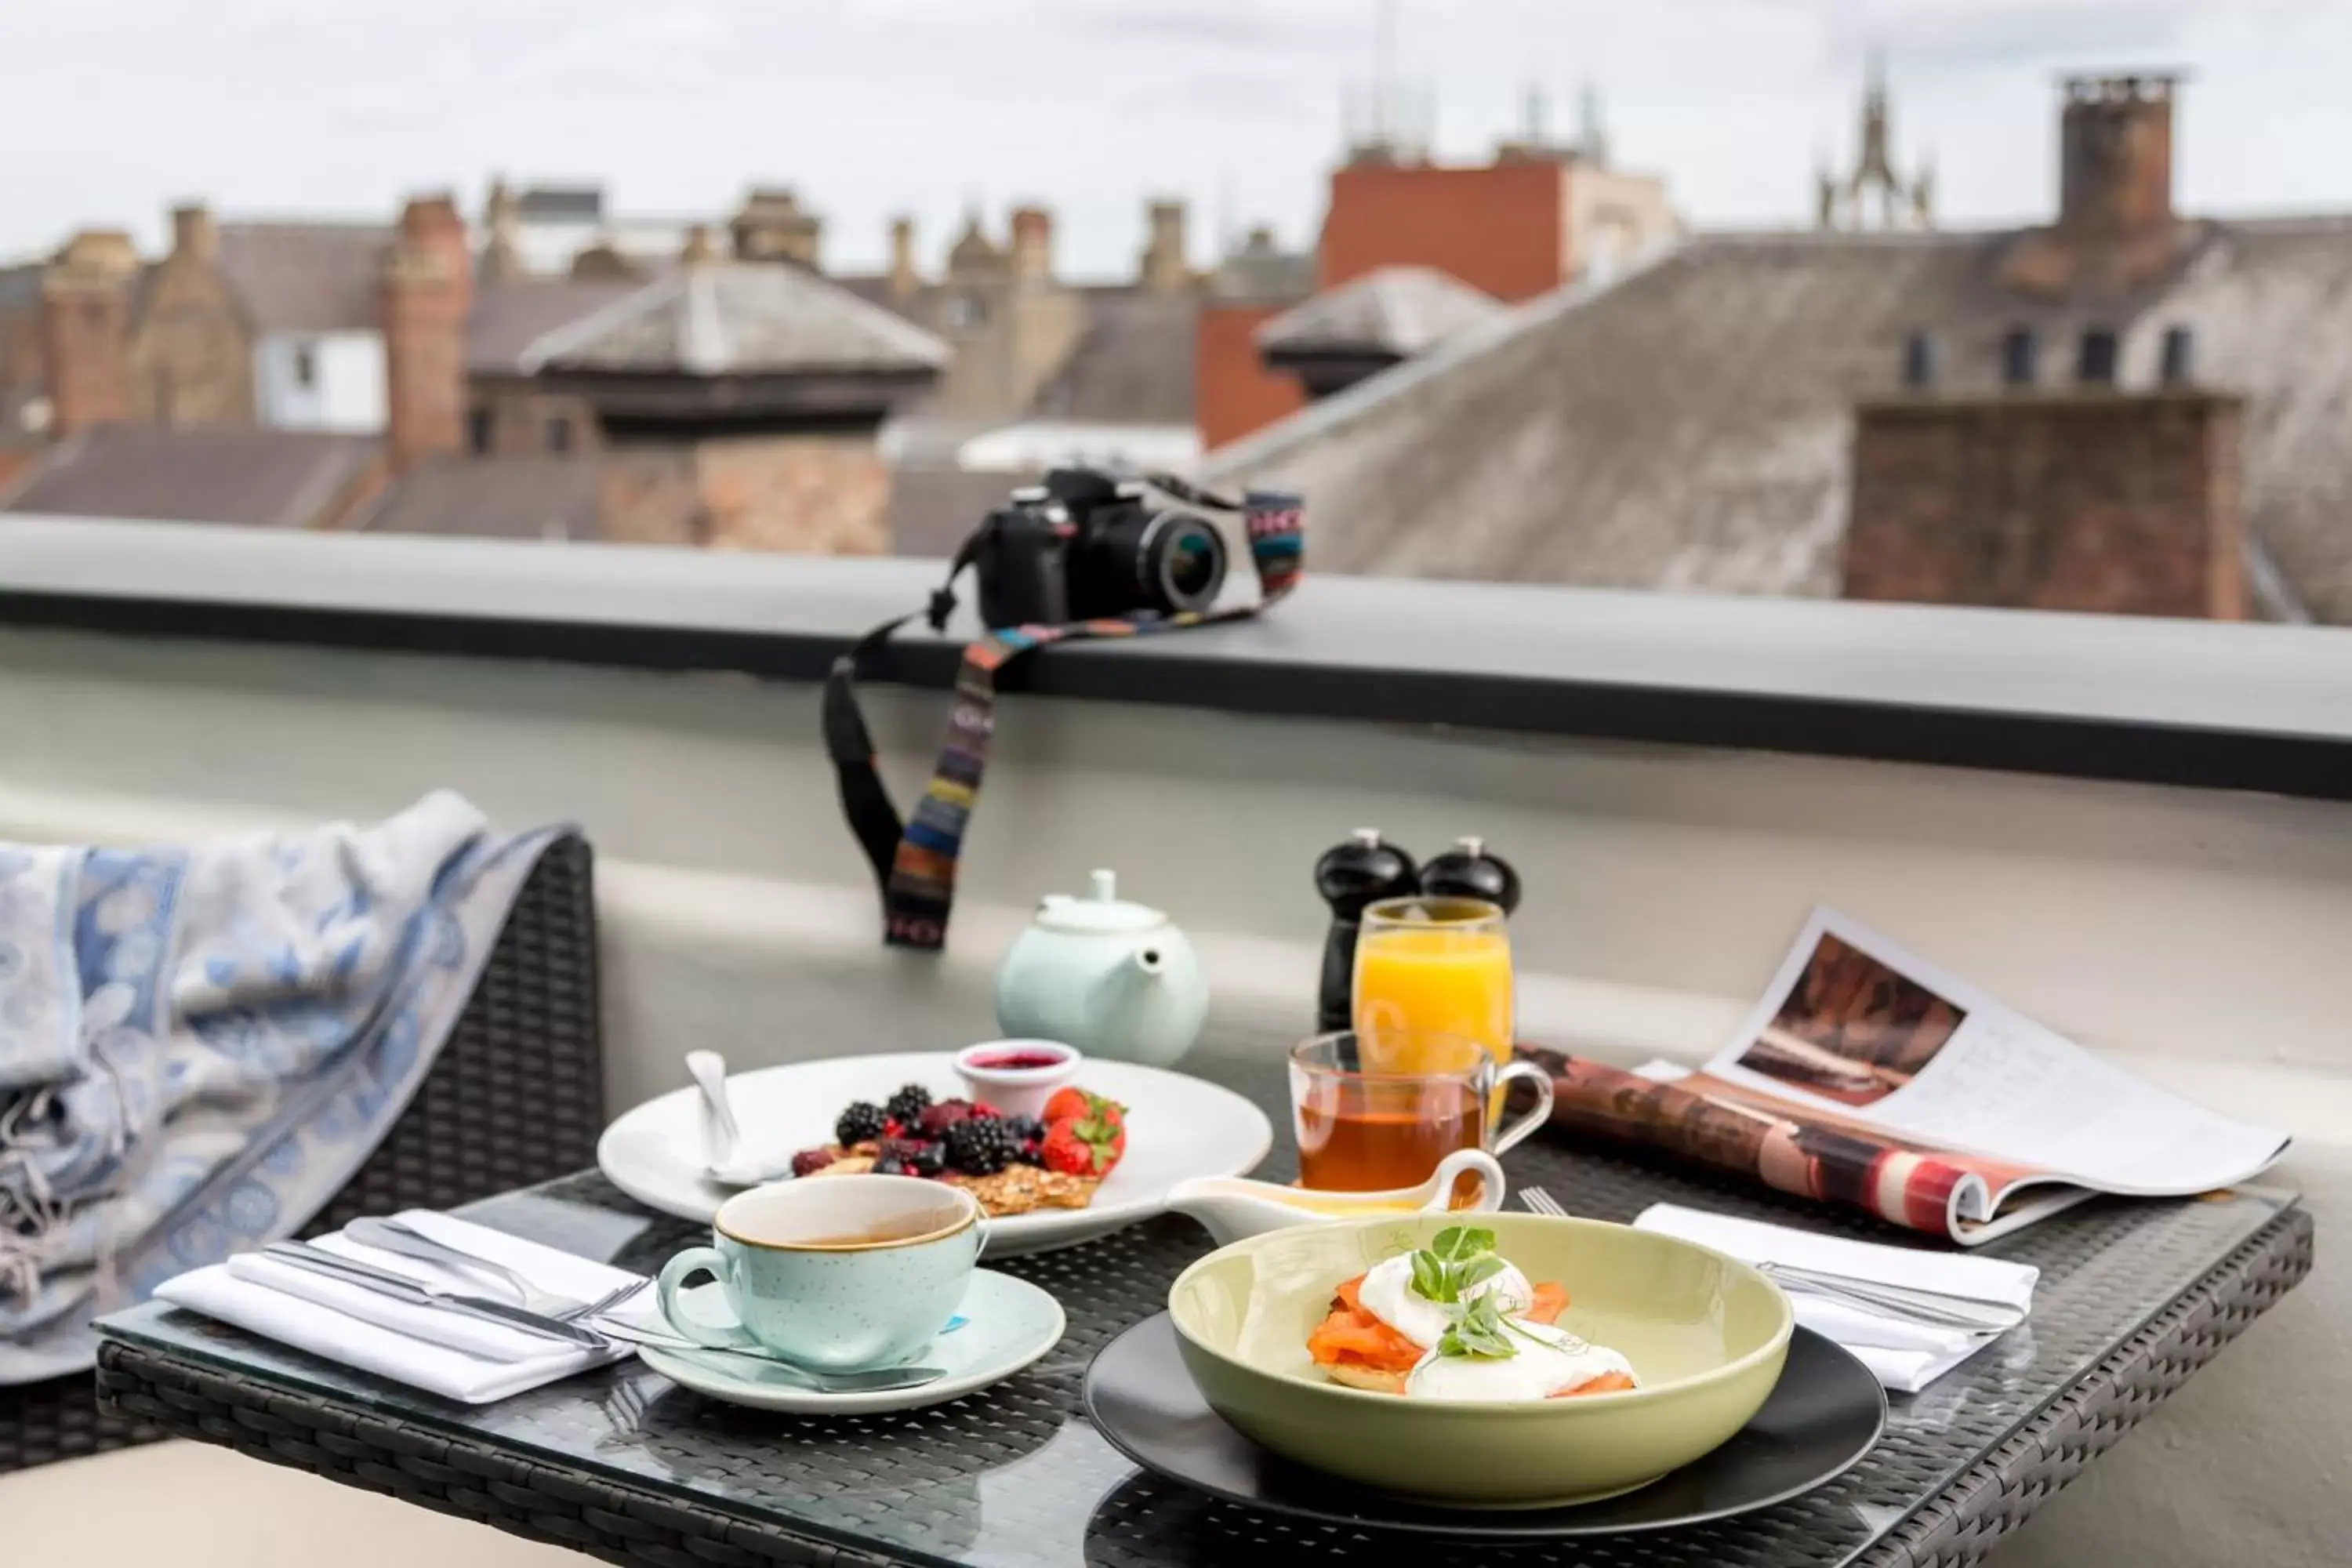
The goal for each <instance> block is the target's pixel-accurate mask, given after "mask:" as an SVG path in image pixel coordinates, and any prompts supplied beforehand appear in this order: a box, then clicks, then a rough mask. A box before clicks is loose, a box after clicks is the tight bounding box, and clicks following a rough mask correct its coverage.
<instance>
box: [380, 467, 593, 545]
mask: <svg viewBox="0 0 2352 1568" xmlns="http://www.w3.org/2000/svg"><path fill="white" fill-rule="evenodd" d="M350 526H351V527H352V528H354V529H363V530H367V531H372V532H375V533H431V534H442V535H462V536H465V537H468V538H477V539H521V540H538V541H542V542H571V541H576V540H587V539H594V538H595V537H596V532H597V530H596V467H595V465H594V464H593V463H591V462H588V461H586V460H584V459H582V458H562V457H527V458H439V459H436V460H435V461H432V462H429V463H425V464H424V465H423V466H421V467H419V468H414V469H412V470H410V471H409V472H408V473H405V474H404V475H402V476H401V477H400V478H399V479H395V480H394V481H393V482H392V484H390V485H389V486H387V487H386V488H385V489H384V491H383V494H382V495H381V496H379V497H377V498H376V500H374V501H373V503H371V504H370V505H369V506H368V507H367V508H366V509H365V510H363V511H362V512H361V513H360V514H359V515H358V516H356V517H354V518H353V519H352V522H351V524H350Z"/></svg>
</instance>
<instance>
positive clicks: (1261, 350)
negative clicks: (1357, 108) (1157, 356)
mask: <svg viewBox="0 0 2352 1568" xmlns="http://www.w3.org/2000/svg"><path fill="white" fill-rule="evenodd" d="M1680 232H1681V223H1680V220H1679V219H1677V218H1676V217H1675V213H1674V210H1673V208H1672V206H1671V205H1669V204H1668V202H1667V200H1666V190H1665V183H1664V181H1663V180H1661V179H1658V178H1657V177H1655V176H1654V175H1648V174H1632V173H1628V172H1626V171H1624V170H1622V169H1619V168H1618V167H1616V166H1615V164H1614V163H1613V162H1612V159H1611V157H1610V153H1609V148H1608V142H1607V139H1606V137H1605V136H1604V135H1603V134H1602V132H1601V130H1600V127H1599V125H1598V122H1597V114H1596V116H1595V118H1594V120H1593V121H1592V122H1590V123H1588V124H1587V126H1586V127H1585V129H1584V132H1583V133H1582V135H1581V136H1580V139H1579V140H1578V141H1577V142H1553V141H1550V140H1548V139H1546V138H1545V137H1544V136H1543V135H1542V134H1541V133H1540V132H1539V130H1538V129H1537V128H1536V127H1535V126H1534V125H1532V124H1531V125H1530V126H1529V127H1528V131H1527V132H1526V133H1525V134H1523V135H1522V136H1521V137H1520V138H1519V139H1517V140H1516V141H1510V142H1504V143H1503V144H1502V145H1501V146H1500V147H1499V148H1498V149H1497V150H1496V153H1495V156H1494V157H1493V159H1492V160H1490V161H1489V162H1487V163H1483V164H1475V165H1454V164H1444V163H1435V162H1433V161H1432V160H1431V159H1429V158H1428V157H1427V156H1425V155H1424V154H1423V153H1420V152H1418V151H1417V150H1414V149H1412V148H1411V147H1408V146H1404V145H1402V144H1400V143H1399V142H1396V141H1394V140H1392V139H1390V138H1385V137H1381V138H1374V139H1371V140H1370V141H1368V142H1365V143H1364V144H1361V145H1360V146H1358V147H1356V148H1354V149H1353V150H1352V151H1351V152H1350V153H1349V157H1348V158H1347V160H1346V161H1345V162H1343V163H1341V164H1340V165H1339V167H1338V168H1336V169H1334V170H1333V171H1332V172H1331V176H1330V186H1329V195H1328V202H1327V205H1326V208H1325V212H1324V216H1323V226H1322V232H1321V235H1320V237H1319V238H1318V241H1317V244H1316V248H1315V257H1314V271H1313V284H1312V291H1313V292H1314V293H1315V294H1317V295H1325V294H1330V293H1333V292H1335V291H1338V290H1341V289H1350V288H1351V287H1353V286H1355V285H1358V284H1360V283H1362V282H1364V281H1365V280H1367V279H1372V278H1373V277H1374V276H1375V275H1376V274H1384V273H1385V274H1390V275H1391V277H1390V286H1389V287H1387V288H1385V289H1377V290H1375V294H1376V295H1384V296H1387V297H1390V298H1391V299H1393V298H1397V297H1399V296H1400V291H1401V289H1402V290H1403V291H1407V292H1410V293H1411V294H1412V296H1413V297H1414V298H1416V299H1420V300H1433V299H1436V298H1438V297H1439V293H1440V290H1439V289H1438V288H1436V287H1433V286H1431V285H1429V284H1427V283H1426V282H1425V281H1424V282H1420V283H1406V284H1399V283H1398V281H1397V280H1398V279H1405V278H1414V277H1421V278H1423V279H1425V278H1426V277H1427V276H1429V275H1435V276H1438V277H1443V278H1448V279H1454V281H1456V282H1458V283H1460V284H1462V285H1464V286H1465V287H1466V288H1467V289H1470V290H1474V291H1475V292H1476V293H1478V294H1481V295H1485V296H1486V297H1487V298H1488V299H1490V300H1497V301H1500V302H1502V303H1504V304H1518V303H1522V302H1524V301H1527V300H1534V299H1538V298H1540V297H1542V296H1544V295H1548V294H1550V293H1552V292H1554V291H1555V290H1557V289H1559V288H1560V287H1562V286H1563V285H1565V284H1567V283H1570V282H1571V281H1573V280H1575V279H1592V278H1605V277H1607V276H1609V275H1610V274H1612V272H1614V271H1615V270H1616V269H1617V268H1621V267H1623V266H1625V265H1627V264H1629V263H1630V262H1632V261H1633V260H1634V259H1635V258H1639V257H1642V256H1643V255H1646V254H1648V253H1650V252H1652V251H1654V250H1656V249H1657V248H1659V247H1662V246H1664V245H1665V244H1668V243H1670V242H1671V241H1672V240H1673V239H1674V238H1675V237H1676V236H1678V235H1679V234H1680ZM1302 294H1303V291H1294V292H1290V293H1287V294H1278V295H1273V296H1270V297H1269V296H1267V295H1265V294H1263V293H1255V292H1246V291H1244V292H1241V293H1238V294H1236V295H1234V296H1232V297H1228V298H1223V299H1220V300H1216V301H1214V302H1213V303H1212V304H1211V305H1210V306H1208V307H1207V308H1206V309H1204V310H1203V311H1202V320H1201V325H1200V348H1199V353H1198V361H1199V365H1200V371H1199V377H1200V379H1199V396H1198V400H1197V410H1198V412H1197V417H1198V422H1199V425H1200V428H1201V440H1202V446H1204V447H1208V448H1210V449H1212V450H1213V449H1215V448H1216V447H1222V446H1223V445H1224V444H1226V443H1227V442H1230V441H1234V440H1237V439H1239V438H1240V437H1244V436H1246V435H1248V434H1250V433H1251V432H1252V431H1254V430H1257V429H1261V428H1263V427H1265V426H1267V425H1270V424H1273V423H1274V422H1275V421H1276V420H1278V419H1280V418H1282V417H1284V416H1287V415H1290V414H1292V413H1295V412H1296V411H1297V410H1298V409H1299V408H1301V407H1303V406H1304V405H1306V404H1307V402H1308V401H1309V400H1310V399H1311V398H1312V397H1313V396H1315V395H1318V391H1319V393H1328V391H1330V390H1331V389H1332V388H1331V387H1330V385H1329V384H1328V383H1326V384H1320V386H1319V389H1318V387H1310V386H1308V385H1307V384H1302V383H1301V382H1300V380H1299V379H1298V377H1297V369H1296V367H1295V366H1291V365H1285V364H1282V363H1269V361H1268V360H1267V358H1266V353H1265V350H1266V347H1267V340H1266V338H1265V336H1264V335H1263V333H1264V332H1265V331H1274V332H1275V334H1276V337H1277V338H1278V337H1279V336H1280V335H1281V332H1280V329H1279V328H1276V327H1275V326H1274V322H1275V320H1276V317H1278V316H1282V315H1284V314H1285V313H1286V311H1288V310H1291V309H1292V308H1293V307H1295V306H1297V305H1299V304H1300V303H1301V301H1302ZM1354 298H1355V299H1356V300H1358V301H1359V302H1361V301H1362V300H1364V299H1365V298H1367V297H1366V296H1363V295H1357V296H1354ZM1417 313H1418V312H1415V311H1412V310H1407V311H1406V314H1407V315H1414V314H1417ZM1467 313H1468V312H1466V311H1457V312H1454V314H1457V315H1461V314H1467ZM1410 335H1412V336H1414V337H1415V338H1416V339H1417V341H1418V347H1417V348H1416V349H1415V350H1414V351H1412V352H1416V353H1418V352H1423V351H1424V350H1426V349H1427V348H1429V347H1433V346H1434V342H1435V341H1436V340H1435V339H1434V338H1432V337H1430V336H1429V335H1428V334H1426V333H1412V334H1410ZM1399 337H1400V334H1399V333H1397V332H1394V331H1374V332H1373V333H1371V335H1370V337H1369V338H1368V339H1366V340H1365V342H1364V343H1363V344H1362V345H1361V346H1363V347H1366V348H1368V349H1373V350H1378V349H1380V348H1381V347H1383V346H1385V347H1389V348H1393V347H1394V346H1395V342H1397V341H1398V340H1399ZM1278 357H1279V356H1278V355H1277V358H1278ZM1391 363H1393V362H1392V361H1391Z"/></svg>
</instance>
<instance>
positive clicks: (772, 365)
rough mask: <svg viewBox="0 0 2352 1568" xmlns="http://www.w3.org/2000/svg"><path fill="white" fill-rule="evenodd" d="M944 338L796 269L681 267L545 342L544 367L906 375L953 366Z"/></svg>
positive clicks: (535, 359) (536, 347)
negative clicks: (898, 373)
mask: <svg viewBox="0 0 2352 1568" xmlns="http://www.w3.org/2000/svg"><path fill="white" fill-rule="evenodd" d="M949 352H950V351H949V348H948V345H947V343H946V342H943V341H942V340H941V339H940V338H938V337H935V336H933V335H932V334H931V333H929V332H927V331H924V330H923V329H922V328H920V327H918V326H916V325H915V324H914V323H913V322H911V321H908V320H907V319H906V318H904V317H903V316H899V315H898V314H896V313H894V312H892V311H890V310H885V309H883V308H882V307H880V306H878V305H872V304H868V303H867V302H866V301H865V300H861V299H859V298H858V297H857V296H856V295H855V294H853V293H851V292H850V291H849V290H848V289H844V288H842V287H840V286H839V285H838V284H835V283H832V282H829V281H827V280H826V279H823V278H820V277H818V276H816V275H815V274H814V273H812V272H808V271H805V270H803V268H797V267H782V266H777V265H774V264H772V263H768V264H761V263H736V262H712V263H709V264H706V265H698V266H693V267H681V268H677V269H676V270H674V271H672V272H670V273H668V274H667V275H666V276H664V277H661V278H657V279H653V280H652V281H651V282H647V283H644V284H641V285H639V286H637V287H636V288H635V289H632V290H631V291H629V292H628V293H626V294H625V295H624V296H623V297H621V298H619V299H617V300H613V301H612V302H611V303H610V304H607V305H605V306H604V307H603V308H602V309H600V310H593V311H592V312H590V313H589V314H587V315H585V316H583V317H581V318H580V319H578V320H576V321H572V322H571V323H570V324H569V325H566V326H562V327H559V328H557V329H555V330H554V331H551V332H548V333H546V334H545V335H543V336H541V338H540V339H539V340H538V341H537V342H533V343H532V344H530V346H529V347H528V348H527V349H526V350H525V351H524V352H523V353H522V354H521V356H520V368H521V369H522V370H523V371H524V372H525V373H527V374H529V373H534V372H536V371H537V370H539V369H541V367H545V366H559V367H562V368H565V369H577V370H599V371H635V372H645V373H670V374H687V375H790V374H811V373H821V372H850V373H857V372H878V373H888V372H908V371H922V370H934V369H937V368H939V367H940V366H942V365H944V364H946V363H947V361H948V356H949Z"/></svg>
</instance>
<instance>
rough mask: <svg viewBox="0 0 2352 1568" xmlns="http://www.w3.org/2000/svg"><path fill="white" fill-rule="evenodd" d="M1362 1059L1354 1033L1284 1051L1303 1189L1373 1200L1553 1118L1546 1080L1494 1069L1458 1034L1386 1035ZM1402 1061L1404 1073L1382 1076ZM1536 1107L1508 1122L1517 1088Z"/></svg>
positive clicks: (1532, 1068)
mask: <svg viewBox="0 0 2352 1568" xmlns="http://www.w3.org/2000/svg"><path fill="white" fill-rule="evenodd" d="M1380 1044H1381V1047H1384V1048H1383V1049H1382V1050H1381V1051H1380V1052H1379V1053H1378V1054H1377V1056H1375V1057H1373V1058H1371V1059H1370V1060H1368V1059H1367V1053H1366V1052H1365V1050H1364V1049H1363V1047H1362V1042H1360V1039H1359V1037H1358V1036H1357V1034H1356V1032H1355V1031H1354V1030H1351V1029H1350V1030H1342V1031H1341V1032H1339V1033H1338V1034H1335V1035H1320V1036H1318V1037H1315V1038H1314V1039H1311V1040H1303V1041H1301V1042H1300V1043H1299V1044H1297V1046H1294V1047H1291V1051H1290V1114H1291V1130H1292V1131H1293V1132H1295V1133H1296V1134H1297V1139H1298V1178H1299V1182H1300V1184H1302V1185H1305V1186H1308V1187H1317V1188H1320V1189H1321V1190H1323V1191H1325V1192H1337V1193H1378V1192H1389V1191H1391V1190H1394V1189H1396V1188H1400V1187H1412V1186H1418V1185H1420V1184H1422V1183H1423V1182H1426V1181H1427V1180H1429V1177H1430V1174H1431V1173H1432V1172H1433V1171H1435V1170H1436V1169H1437V1164H1438V1162H1439V1161H1441V1160H1443V1159H1444V1158H1445V1156H1447V1155H1448V1154H1451V1153H1453V1152H1454V1151H1455V1150H1457V1149H1484V1150H1486V1152H1489V1153H1492V1154H1500V1153H1501V1152H1504V1151H1505V1150H1507V1149H1509V1148H1511V1147H1513V1146H1515V1145H1516V1144H1517V1143H1518V1142H1520V1141H1521V1140H1523V1139H1525V1138H1526V1137H1527V1136H1528V1134H1529V1133H1531V1132H1533V1131H1535V1130H1536V1129H1537V1128H1538V1127H1540V1126H1542V1125H1543V1124H1544V1123H1545V1122H1546V1121H1549V1120H1550V1117H1551V1076H1550V1075H1549V1073H1547V1072H1545V1071H1544V1069H1543V1068H1540V1067H1538V1066H1537V1065H1536V1064H1535V1063H1533V1062H1511V1063H1507V1064H1502V1063H1497V1062H1496V1060H1495V1058H1494V1057H1493V1056H1492V1055H1491V1054H1489V1052H1488V1050H1487V1047H1486V1045H1485V1043H1484V1042H1481V1041H1478V1040H1473V1039H1467V1038H1465V1037H1462V1036H1459V1035H1439V1034H1410V1035H1407V1034H1401V1033H1399V1032H1394V1031H1391V1032H1388V1033H1384V1034H1383V1035H1382V1036H1381V1040H1380ZM1400 1053H1403V1054H1404V1058H1405V1059H1409V1060H1410V1061H1411V1062H1412V1064H1413V1065H1412V1070H1409V1071H1391V1070H1387V1068H1386V1067H1385V1065H1384V1064H1385V1063H1386V1062H1388V1061H1390V1060H1394V1059H1399V1056H1400ZM1519 1080H1524V1081H1526V1082H1528V1084H1531V1085H1532V1086H1534V1089H1535V1094H1536V1099H1535V1104H1534V1106H1533V1107H1532V1108H1530V1109H1529V1110H1527V1111H1526V1112H1524V1113H1522V1114H1521V1115H1518V1116H1516V1117H1513V1118H1511V1119H1510V1120H1509V1121H1504V1119H1503V1116H1502V1112H1501V1109H1500V1108H1501V1107H1502V1104H1503V1101H1504V1100H1505V1098H1506V1096H1507V1092H1508V1090H1509V1088H1510V1086H1511V1084H1512V1083H1513V1082H1515V1081H1519Z"/></svg>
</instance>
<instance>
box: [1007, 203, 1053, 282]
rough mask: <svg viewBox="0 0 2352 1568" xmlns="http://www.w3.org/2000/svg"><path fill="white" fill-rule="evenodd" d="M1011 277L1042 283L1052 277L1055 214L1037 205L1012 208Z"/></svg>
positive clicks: (1018, 280) (1015, 279)
mask: <svg viewBox="0 0 2352 1568" xmlns="http://www.w3.org/2000/svg"><path fill="white" fill-rule="evenodd" d="M1011 254H1012V258H1013V281H1014V282H1016V283H1045V282H1049V281H1051V280H1052V279H1053V276H1054V215H1053V214H1052V213H1051V212H1050V211H1048V210H1047V209H1045V208H1044V207H1040V206H1021V207H1014V208H1013V247H1012V252H1011Z"/></svg>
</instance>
